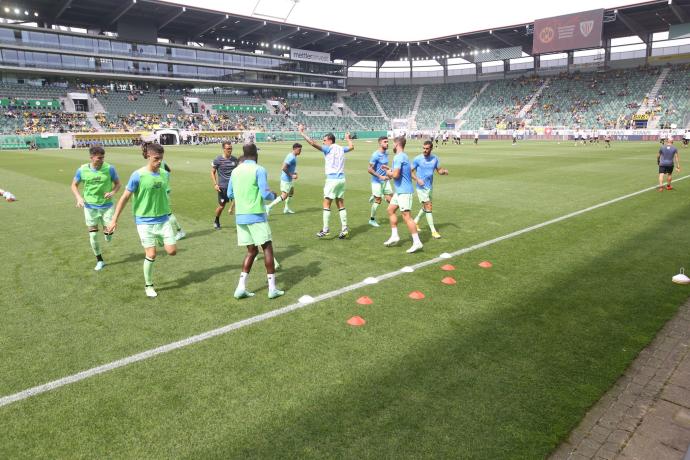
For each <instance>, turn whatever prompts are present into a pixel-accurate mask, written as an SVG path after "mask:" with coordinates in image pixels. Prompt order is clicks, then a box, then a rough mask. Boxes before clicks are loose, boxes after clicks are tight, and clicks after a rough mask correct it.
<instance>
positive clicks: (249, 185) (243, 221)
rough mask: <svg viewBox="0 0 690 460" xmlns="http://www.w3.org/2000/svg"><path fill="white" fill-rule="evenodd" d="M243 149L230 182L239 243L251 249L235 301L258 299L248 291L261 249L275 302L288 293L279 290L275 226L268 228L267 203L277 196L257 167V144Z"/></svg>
mask: <svg viewBox="0 0 690 460" xmlns="http://www.w3.org/2000/svg"><path fill="white" fill-rule="evenodd" d="M242 150H243V152H244V161H243V162H242V163H241V164H240V165H239V166H238V167H237V168H235V170H234V171H233V172H232V175H231V176H230V181H229V182H228V198H229V199H231V200H233V199H234V200H235V223H236V224H237V244H238V246H246V247H247V255H246V256H245V258H244V262H243V264H242V273H241V274H240V281H239V283H238V284H237V289H235V298H236V299H243V298H245V297H253V296H254V293H253V292H249V291H247V277H248V276H249V272H250V271H251V269H252V264H253V263H254V259H256V256H257V254H258V253H259V247H261V248H262V249H263V251H264V265H265V266H266V274H267V275H268V298H269V299H275V298H276V297H280V296H281V295H283V294H284V292H283V291H281V290H279V289H278V288H276V275H275V272H276V271H275V263H274V259H273V242H272V236H271V227H269V225H268V217H267V216H266V213H265V212H264V200H273V199H275V193H273V192H272V191H271V190H270V189H269V188H268V177H267V174H266V170H265V169H264V168H263V167H261V166H259V165H258V164H256V162H257V160H258V158H259V154H258V153H257V149H256V145H255V144H246V145H245V146H244V147H243V148H242Z"/></svg>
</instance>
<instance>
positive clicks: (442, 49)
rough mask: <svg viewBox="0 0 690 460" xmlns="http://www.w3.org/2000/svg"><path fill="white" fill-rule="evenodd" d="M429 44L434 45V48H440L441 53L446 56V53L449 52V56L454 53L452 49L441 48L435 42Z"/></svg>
mask: <svg viewBox="0 0 690 460" xmlns="http://www.w3.org/2000/svg"><path fill="white" fill-rule="evenodd" d="M429 46H430V47H432V48H434V49H437V50H439V51H440V52H441V53H443V55H444V56H445V55H446V54H447V55H448V56H451V55H452V54H453V52H452V51H448V50H447V49H445V48H441V47H440V46H438V45H435V44H433V43H429Z"/></svg>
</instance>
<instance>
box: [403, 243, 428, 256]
mask: <svg viewBox="0 0 690 460" xmlns="http://www.w3.org/2000/svg"><path fill="white" fill-rule="evenodd" d="M423 247H424V245H423V244H422V243H412V246H410V249H408V250H407V251H405V252H407V253H408V254H412V253H413V252H417V251H419V250H420V249H422V248H423Z"/></svg>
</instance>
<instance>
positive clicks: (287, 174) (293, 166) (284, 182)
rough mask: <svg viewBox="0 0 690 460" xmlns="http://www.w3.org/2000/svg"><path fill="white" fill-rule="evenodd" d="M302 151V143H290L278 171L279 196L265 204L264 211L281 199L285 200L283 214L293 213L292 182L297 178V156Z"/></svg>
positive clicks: (293, 189) (293, 188)
mask: <svg viewBox="0 0 690 460" xmlns="http://www.w3.org/2000/svg"><path fill="white" fill-rule="evenodd" d="M301 153H302V144H300V143H299V142H295V143H294V144H292V152H290V153H288V154H287V155H286V156H285V160H283V167H282V170H281V173H280V196H278V197H276V199H275V200H273V201H272V202H271V204H269V205H267V206H266V213H270V212H271V208H273V206H275V205H277V204H278V203H280V202H281V201H284V202H285V206H284V207H283V214H294V213H295V211H293V210H292V209H290V199H291V198H292V197H293V195H294V194H295V187H294V185H293V183H292V181H293V180H297V157H298V156H300V154H301Z"/></svg>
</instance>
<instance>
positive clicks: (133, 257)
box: [106, 248, 185, 266]
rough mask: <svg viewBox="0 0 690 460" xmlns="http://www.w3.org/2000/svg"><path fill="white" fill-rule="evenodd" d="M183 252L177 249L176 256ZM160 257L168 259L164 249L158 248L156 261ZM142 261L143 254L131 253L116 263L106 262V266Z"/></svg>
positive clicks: (183, 250)
mask: <svg viewBox="0 0 690 460" xmlns="http://www.w3.org/2000/svg"><path fill="white" fill-rule="evenodd" d="M183 252H185V249H180V248H177V254H178V255H179V254H181V253H183ZM160 257H170V256H168V255H167V254H166V253H165V249H163V248H159V250H158V251H157V255H156V259H158V258H160ZM143 260H144V254H142V253H138V252H133V253H132V254H130V255H128V256H127V257H125V258H124V259H120V260H118V261H116V262H107V261H106V264H107V265H111V266H112V265H121V264H128V263H132V262H142V261H143Z"/></svg>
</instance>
